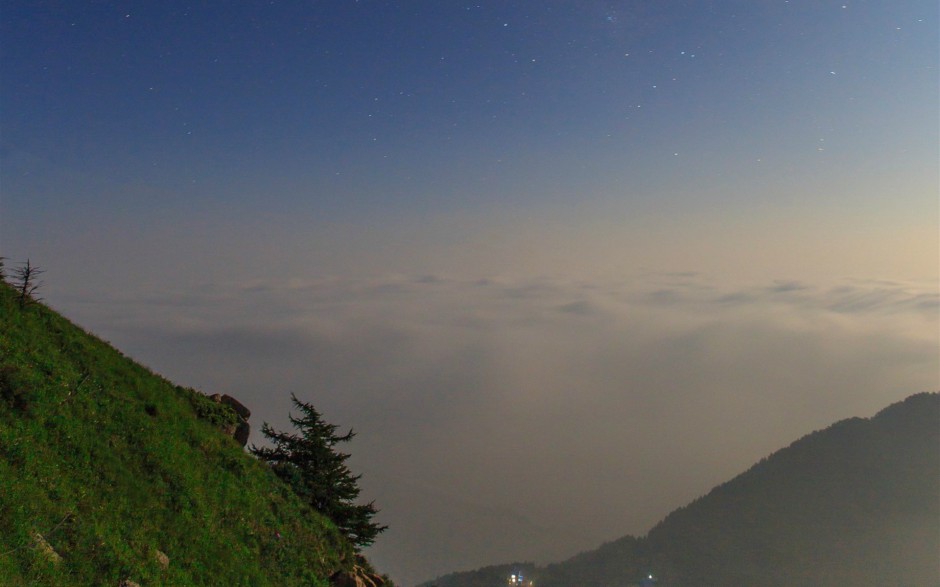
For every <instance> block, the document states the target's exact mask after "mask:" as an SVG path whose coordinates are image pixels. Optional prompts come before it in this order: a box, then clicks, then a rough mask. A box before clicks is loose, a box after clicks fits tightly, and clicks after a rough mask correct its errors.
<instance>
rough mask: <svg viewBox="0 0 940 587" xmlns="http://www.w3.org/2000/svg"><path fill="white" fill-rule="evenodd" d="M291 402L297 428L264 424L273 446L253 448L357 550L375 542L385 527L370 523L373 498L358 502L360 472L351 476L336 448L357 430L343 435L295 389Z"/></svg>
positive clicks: (291, 418) (252, 448) (293, 420)
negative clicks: (290, 429)
mask: <svg viewBox="0 0 940 587" xmlns="http://www.w3.org/2000/svg"><path fill="white" fill-rule="evenodd" d="M291 401H292V402H293V403H294V407H295V408H297V409H298V410H299V411H300V416H299V417H294V416H293V415H291V416H290V421H291V424H293V425H294V428H295V429H297V431H298V432H297V433H289V432H278V431H276V430H274V429H273V428H271V426H269V425H268V424H267V423H265V424H264V426H263V427H262V428H261V433H262V434H264V436H265V438H267V439H268V440H270V441H271V444H272V446H271V447H261V448H258V447H256V446H252V447H251V452H252V453H254V454H255V455H256V456H257V457H258V458H260V459H261V460H263V461H265V462H266V463H268V464H269V465H270V466H271V468H272V470H273V471H274V473H275V474H276V475H277V476H278V477H280V478H281V479H282V480H284V482H286V483H287V484H288V485H289V486H290V487H291V488H292V489H293V490H294V493H296V494H297V495H298V496H300V498H301V499H303V500H304V501H305V502H306V503H308V504H309V505H310V506H311V507H312V508H313V509H315V510H316V511H318V512H320V513H322V514H324V515H325V516H327V517H328V518H330V519H331V520H333V523H335V524H336V526H337V527H338V528H339V529H340V531H341V532H343V533H344V534H345V535H346V537H347V538H348V539H349V541H350V542H352V543H353V545H355V547H356V548H357V549H359V548H361V547H363V546H368V545H370V544H372V542H373V541H374V540H375V537H376V536H377V535H378V534H379V533H380V532H382V531H383V530H385V529H386V528H387V526H381V525H378V524H376V523H374V522H372V517H373V516H374V515H375V514H376V513H378V510H377V509H376V508H375V505H374V503H373V502H370V503H368V504H357V503H355V500H356V498H357V497H359V486H358V481H359V478H360V477H361V475H353V474H352V472H351V471H350V470H349V467H347V466H346V460H347V459H348V458H349V455H348V454H345V453H342V452H338V451H337V450H336V449H335V446H336V445H337V444H338V443H341V442H349V441H350V440H352V438H353V436H355V433H354V432H353V431H352V430H351V429H350V430H349V432H347V433H346V434H342V435H339V434H337V433H336V429H337V428H338V426H336V425H335V424H329V423H327V422H324V421H323V418H322V416H321V415H320V413H319V412H318V411H317V410H316V409H315V408H314V407H313V406H312V405H310V404H308V403H304V402H301V401H300V400H298V399H297V397H296V396H294V395H293V394H291Z"/></svg>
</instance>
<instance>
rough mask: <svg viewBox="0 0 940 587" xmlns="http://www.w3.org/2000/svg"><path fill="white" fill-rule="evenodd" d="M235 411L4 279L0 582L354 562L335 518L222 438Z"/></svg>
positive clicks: (193, 578)
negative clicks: (21, 297) (24, 297)
mask: <svg viewBox="0 0 940 587" xmlns="http://www.w3.org/2000/svg"><path fill="white" fill-rule="evenodd" d="M233 417H234V414H233V413H232V412H231V411H230V409H229V408H227V407H225V406H222V405H220V404H216V403H213V402H212V401H211V400H209V399H207V398H205V397H204V396H203V395H202V394H199V393H197V392H194V391H192V390H189V389H184V388H182V387H179V386H175V385H173V384H171V383H170V382H168V381H166V380H165V379H163V378H161V377H159V376H157V375H155V374H154V373H152V372H150V371H149V370H147V369H146V368H144V367H142V366H141V365H139V364H137V363H135V362H134V361H132V360H130V359H128V358H127V357H125V356H123V355H122V354H121V353H120V352H118V351H117V350H115V349H114V348H113V347H111V346H110V345H108V344H106V343H105V342H103V341H101V340H100V339H98V338H96V337H94V336H91V335H89V334H88V333H86V332H84V331H83V330H81V329H80V328H78V327H77V326H75V325H73V324H71V323H70V322H69V321H68V320H66V319H65V318H63V317H62V316H60V315H58V314H57V313H55V312H54V311H52V310H50V309H49V308H47V307H45V306H43V305H41V304H30V305H27V306H26V307H25V308H21V307H20V305H19V304H18V303H17V301H16V299H15V294H14V292H13V291H12V290H11V288H10V287H9V286H7V285H6V284H2V283H0V585H3V586H5V587H12V586H18V585H49V586H65V585H82V586H86V585H105V586H107V585H114V586H117V585H119V584H120V583H121V582H122V581H124V580H126V579H128V580H132V581H134V582H136V583H139V584H140V585H143V586H145V587H146V586H148V585H161V586H164V585H166V586H170V585H207V586H209V585H211V586H218V585H226V586H238V585H245V586H249V585H250V586H265V585H271V586H274V585H276V586H278V587H283V586H290V585H326V584H327V582H328V581H327V577H329V576H330V574H331V573H332V572H334V571H336V570H339V569H341V568H347V569H348V568H349V567H351V566H352V564H353V559H354V557H353V552H352V548H351V547H350V545H349V544H348V543H347V542H346V541H345V540H344V539H343V538H342V537H341V536H340V534H339V533H338V532H337V531H336V529H335V527H334V526H333V524H332V523H331V522H330V521H329V520H327V519H325V518H324V517H322V516H320V515H318V514H316V513H315V512H313V511H311V510H310V509H309V508H308V507H306V506H305V505H304V504H302V503H301V502H300V501H299V500H298V499H297V498H296V497H295V496H294V495H293V494H292V493H291V491H290V490H289V489H288V488H287V487H286V486H285V485H283V484H282V483H281V482H280V481H279V480H278V479H277V478H276V477H275V476H274V475H273V474H272V473H271V472H270V471H269V470H268V469H267V467H266V466H265V465H263V464H262V463H260V462H258V461H257V460H256V459H254V458H253V457H251V456H249V455H247V454H246V453H245V452H244V450H243V449H242V448H241V447H240V446H238V445H237V443H236V442H235V441H234V440H233V439H232V438H230V437H228V436H226V435H224V434H223V433H222V432H221V427H222V426H224V425H225V424H226V423H229V422H232V421H233ZM162 555H166V557H168V559H169V564H166V560H165V559H163V560H161V558H162Z"/></svg>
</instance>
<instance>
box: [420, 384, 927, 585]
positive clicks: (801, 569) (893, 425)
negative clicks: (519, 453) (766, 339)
mask: <svg viewBox="0 0 940 587" xmlns="http://www.w3.org/2000/svg"><path fill="white" fill-rule="evenodd" d="M512 568H513V567H511V566H506V567H494V568H491V569H490V571H489V575H490V576H492V575H494V572H493V569H502V570H503V573H504V574H505V575H508V572H511V569H512ZM476 574H477V572H472V573H458V574H453V575H448V576H445V577H441V578H439V579H437V580H436V581H432V582H430V583H429V584H435V585H438V586H439V587H470V586H473V587H477V586H479V585H482V583H481V582H479V581H478V580H477V577H475V575H476ZM650 575H652V576H653V577H654V578H655V580H656V582H655V583H650V584H656V585H669V586H692V585H694V586H709V585H714V586H730V585H753V586H755V587H757V586H762V587H772V586H792V585H813V586H818V585H823V586H833V587H836V586H840V587H842V586H848V585H853V586H862V585H872V586H875V585H877V586H884V585H892V586H902V585H903V586H918V587H919V586H930V587H936V586H938V585H940V394H937V393H921V394H917V395H914V396H911V397H909V398H908V399H906V400H904V401H903V402H900V403H897V404H894V405H892V406H890V407H888V408H886V409H884V410H882V411H881V412H879V413H878V414H877V415H876V416H874V417H873V418H871V419H861V418H851V419H848V420H843V421H841V422H838V423H836V424H833V425H832V426H830V427H829V428H826V429H825V430H822V431H818V432H814V433H812V434H809V435H808V436H805V437H803V438H802V439H800V440H798V441H796V442H794V443H793V444H791V445H790V446H789V447H787V448H785V449H782V450H780V451H778V452H776V453H774V454H773V455H771V456H770V457H768V458H766V459H763V460H762V461H761V462H759V463H758V464H756V465H754V466H753V467H751V469H749V470H748V471H747V472H745V473H743V474H741V475H739V476H738V477H735V478H734V479H732V480H731V481H729V482H727V483H724V484H723V485H720V486H718V487H716V488H715V489H713V490H712V491H711V492H710V493H709V494H708V495H706V496H704V497H702V498H699V499H697V500H695V501H693V502H692V503H691V504H689V505H687V506H685V507H682V508H679V509H678V510H676V511H674V512H672V513H671V514H669V515H668V516H667V517H666V518H665V519H664V520H663V521H662V522H660V523H659V524H657V525H656V526H655V527H654V528H653V529H652V530H650V532H649V534H648V535H647V536H646V537H643V538H633V537H630V536H627V537H624V538H621V539H619V540H616V541H613V542H610V543H608V544H605V545H603V546H601V547H600V548H598V549H597V550H594V551H591V552H586V553H583V554H580V555H578V556H575V557H573V558H572V559H569V560H568V561H565V562H563V563H558V564H554V565H548V566H547V567H543V568H539V569H534V570H532V571H530V576H531V577H533V578H534V579H535V584H536V585H538V586H539V587H575V586H581V587H593V586H596V587H601V586H604V587H615V586H628V585H639V584H641V580H642V578H644V577H649V576H650ZM493 585H494V587H495V585H496V584H493Z"/></svg>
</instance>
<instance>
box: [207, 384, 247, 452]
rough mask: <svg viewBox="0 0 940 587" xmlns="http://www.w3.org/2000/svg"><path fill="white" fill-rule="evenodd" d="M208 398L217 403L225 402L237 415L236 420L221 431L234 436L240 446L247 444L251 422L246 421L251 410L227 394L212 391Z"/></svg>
mask: <svg viewBox="0 0 940 587" xmlns="http://www.w3.org/2000/svg"><path fill="white" fill-rule="evenodd" d="M209 399H211V400H212V401H214V402H215V403H217V404H225V405H226V406H228V407H230V408H232V411H233V412H235V415H236V416H238V421H237V422H236V423H235V424H234V425H232V426H226V427H225V428H223V429H222V431H223V432H225V434H227V435H229V436H231V437H232V438H234V439H235V441H236V442H238V444H240V445H242V446H245V445H247V444H248V437H249V436H251V424H249V423H248V418H250V417H251V410H249V409H248V408H246V407H245V404H243V403H241V402H240V401H238V400H237V399H235V398H234V397H232V396H230V395H228V394H222V395H220V394H218V393H213V394H212V395H210V396H209Z"/></svg>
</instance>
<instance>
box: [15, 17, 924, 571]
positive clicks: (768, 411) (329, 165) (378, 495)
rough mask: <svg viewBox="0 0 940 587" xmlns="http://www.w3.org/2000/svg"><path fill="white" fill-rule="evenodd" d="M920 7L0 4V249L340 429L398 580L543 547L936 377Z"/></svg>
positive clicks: (235, 389)
mask: <svg viewBox="0 0 940 587" xmlns="http://www.w3.org/2000/svg"><path fill="white" fill-rule="evenodd" d="M938 18H940V17H938V5H937V2H936V1H935V0H902V1H892V0H867V1H866V0H837V1H828V0H790V1H786V0H774V1H770V0H747V1H745V0H714V1H700V2H691V1H678V0H646V1H639V0H624V1H613V0H608V1H592V0H585V1H567V2H559V1H551V0H547V1H538V2H536V1H531V2H511V1H506V2H482V3H459V2H450V1H445V0H436V1H430V0H428V1H418V0H416V1H411V2H379V1H371V0H362V1H352V0H342V1H340V0H335V1H310V0H308V1H270V2H257V1H248V0H246V1H240V2H212V3H209V2H202V3H187V2H179V1H176V0H165V1H161V2H146V3H143V2H129V1H128V2H110V1H93V2H92V1H89V2H80V1H62V2H43V1H30V2H26V1H14V0H0V254H2V255H3V256H5V257H7V258H8V259H10V261H8V262H7V263H8V264H11V262H12V263H13V264H15V263H16V262H18V261H23V260H25V259H26V258H29V259H30V260H31V262H33V263H35V264H38V265H40V266H41V267H43V268H45V269H46V270H47V273H46V274H45V276H44V277H45V281H46V284H45V286H44V288H43V290H42V293H43V296H44V298H45V299H46V301H47V302H48V303H49V304H50V305H52V306H53V307H55V308H57V309H59V310H61V311H63V312H64V313H66V315H68V316H69V317H70V318H72V319H73V320H75V321H77V322H79V323H80V324H82V325H83V326H85V327H87V328H88V329H90V330H91V331H93V332H96V333H98V334H99V335H101V336H102V337H104V338H106V339H108V340H110V341H112V342H113V343H114V344H116V345H117V346H119V347H120V348H121V349H122V350H125V351H126V352H128V353H129V354H131V355H132V356H134V357H135V358H137V359H138V360H140V361H142V362H143V363H145V364H147V365H149V366H151V367H152V368H154V369H156V370H157V371H159V372H160V373H162V374H165V375H166V376H168V377H170V378H171V379H173V380H174V381H176V382H178V383H181V384H184V385H192V386H195V387H198V388H200V389H203V390H204V391H206V392H208V393H214V392H223V393H224V392H228V393H232V394H233V395H235V396H237V397H239V398H241V399H242V400H243V401H244V402H245V403H246V404H248V405H249V407H250V408H251V409H252V411H253V416H252V421H253V423H254V424H255V428H260V424H261V422H262V421H268V422H271V423H273V424H275V425H278V426H286V425H287V411H288V409H289V395H290V393H291V392H293V393H296V394H297V395H298V396H300V397H301V399H304V400H308V401H311V402H313V403H314V404H316V405H317V406H318V407H319V408H320V409H321V411H323V412H324V414H325V415H326V417H327V418H328V419H331V420H332V421H333V422H335V423H337V424H340V425H341V426H352V427H354V428H355V429H356V430H357V431H358V432H359V436H358V437H357V438H356V440H355V441H354V442H353V443H352V445H351V446H350V447H349V448H350V451H351V452H352V453H353V460H352V461H351V462H352V463H353V465H354V467H355V468H356V469H357V470H358V471H360V472H362V473H363V474H364V477H363V479H362V485H363V488H364V493H365V494H367V495H366V497H367V498H368V499H370V500H371V499H375V500H376V504H377V505H378V507H379V508H380V509H382V513H381V514H380V521H381V522H383V523H387V524H389V525H390V526H391V529H390V530H389V531H388V532H387V533H386V534H385V535H383V536H381V537H380V538H379V541H378V543H377V544H376V546H375V547H373V549H372V550H371V551H370V556H371V557H372V558H373V560H374V561H375V563H376V564H377V566H379V568H380V569H382V570H384V571H387V572H389V573H390V574H391V575H392V577H393V578H394V579H396V580H398V581H399V582H401V583H403V584H405V585H408V584H412V583H415V582H417V581H420V580H425V579H429V578H432V577H433V576H435V575H436V574H440V573H444V572H447V571H452V570H458V569H465V568H473V567H477V566H482V565H484V564H494V563H499V562H507V561H511V560H520V559H527V560H533V559H534V560H538V561H542V562H545V561H550V560H560V559H562V558H564V557H567V556H570V555H573V554H575V553H577V552H578V551H580V550H585V549H588V548H592V547H595V546H597V545H599V544H600V543H601V542H603V541H605V540H611V539H613V538H616V537H618V536H621V535H623V534H626V533H633V534H643V533H645V532H646V530H648V529H649V527H650V526H651V525H652V524H654V523H655V522H657V521H658V520H659V519H661V518H662V517H663V516H664V515H665V514H666V513H668V512H669V511H670V510H671V509H673V508H675V507H678V506H680V505H683V504H684V503H685V502H687V501H688V500H690V499H692V498H694V497H697V496H699V495H701V494H703V493H705V492H706V491H707V490H708V489H709V488H710V487H711V486H713V485H714V484H717V483H719V482H721V481H724V480H726V479H727V478H729V477H730V476H732V475H734V474H736V473H738V472H741V471H742V470H744V469H745V468H746V467H747V466H748V465H750V464H751V463H752V462H754V461H756V460H757V459H759V458H761V457H763V456H766V455H767V454H768V453H769V452H771V451H772V450H775V449H777V448H780V447H782V446H784V445H786V444H787V443H789V442H791V441H792V440H794V439H796V438H797V437H798V436H800V435H802V434H805V433H807V432H810V431H812V430H813V429H815V428H819V427H823V426H825V425H827V424H829V423H831V422H832V421H834V420H836V419H839V418H844V417H849V416H855V415H859V416H869V415H871V414H872V413H874V411H876V410H877V409H879V408H880V407H883V406H884V405H887V404H888V403H890V402H892V401H897V400H899V399H901V398H903V397H905V396H907V395H910V394H913V393H916V392H918V391H925V390H936V389H938V388H940V359H938V350H940V348H938V347H940V341H938V337H940V318H938V298H940V296H938V283H937V280H938V272H940V200H938V174H940V166H938V161H940V148H938V128H940V126H938V125H940V120H938V69H937V66H938V55H940V49H938ZM253 440H254V441H255V442H260V441H261V439H260V438H259V437H257V435H256V436H255V437H253Z"/></svg>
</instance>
